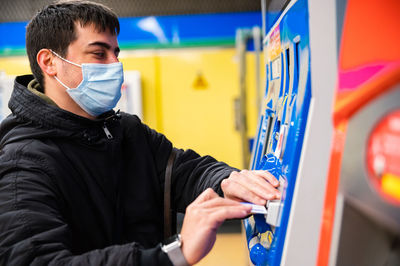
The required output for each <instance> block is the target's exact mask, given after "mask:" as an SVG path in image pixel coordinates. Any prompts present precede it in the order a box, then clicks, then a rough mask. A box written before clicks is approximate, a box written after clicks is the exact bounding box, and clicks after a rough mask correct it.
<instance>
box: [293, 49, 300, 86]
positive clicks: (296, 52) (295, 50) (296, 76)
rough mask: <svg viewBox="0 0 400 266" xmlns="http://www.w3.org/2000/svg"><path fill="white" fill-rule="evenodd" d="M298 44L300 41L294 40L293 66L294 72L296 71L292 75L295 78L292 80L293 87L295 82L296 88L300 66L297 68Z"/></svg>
mask: <svg viewBox="0 0 400 266" xmlns="http://www.w3.org/2000/svg"><path fill="white" fill-rule="evenodd" d="M299 44H300V42H295V43H294V61H295V62H294V67H295V69H294V72H296V71H297V75H296V74H295V75H294V76H295V79H296V80H294V82H293V87H295V84H296V88H297V86H298V82H299V75H300V68H299V66H300V64H299Z"/></svg>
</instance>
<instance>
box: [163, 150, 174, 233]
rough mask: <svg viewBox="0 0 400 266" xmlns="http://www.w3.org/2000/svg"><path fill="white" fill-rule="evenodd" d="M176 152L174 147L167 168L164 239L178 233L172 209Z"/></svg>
mask: <svg viewBox="0 0 400 266" xmlns="http://www.w3.org/2000/svg"><path fill="white" fill-rule="evenodd" d="M175 156H176V152H175V149H174V148H172V151H171V154H170V155H169V158H168V163H167V168H166V169H165V183H164V239H166V238H168V237H170V236H172V235H174V234H176V215H175V212H174V211H173V210H172V209H171V182H172V180H171V176H172V166H173V164H174V160H175Z"/></svg>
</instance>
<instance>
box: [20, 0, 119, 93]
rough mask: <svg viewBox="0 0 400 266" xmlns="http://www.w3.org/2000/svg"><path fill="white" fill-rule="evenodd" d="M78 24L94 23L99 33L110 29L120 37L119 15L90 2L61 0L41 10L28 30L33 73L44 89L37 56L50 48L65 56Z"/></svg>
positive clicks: (27, 38)
mask: <svg viewBox="0 0 400 266" xmlns="http://www.w3.org/2000/svg"><path fill="white" fill-rule="evenodd" d="M75 23H80V25H81V26H82V27H85V26H87V25H90V24H93V25H94V26H95V27H96V29H97V30H98V31H99V32H104V31H106V30H107V29H108V30H109V31H110V32H111V34H113V35H116V34H117V35H118V34H119V22H118V17H117V15H116V14H115V13H114V12H113V11H111V9H110V8H108V7H106V6H104V5H102V4H99V3H94V2H89V1H59V2H56V3H54V4H50V5H48V6H46V7H44V8H43V9H42V10H40V11H39V12H38V13H37V14H36V15H35V16H34V17H33V18H32V20H31V21H30V22H29V24H28V26H27V29H26V51H27V54H28V58H29V63H30V66H31V70H32V73H33V75H34V76H35V78H36V80H37V81H38V82H39V83H40V85H41V86H42V88H44V87H43V85H44V84H43V83H44V82H43V73H42V70H41V69H40V67H39V65H38V63H37V61H36V55H37V53H38V52H39V51H40V49H43V48H48V49H51V50H53V51H55V52H56V53H58V54H59V55H61V56H63V57H65V56H66V53H67V49H68V46H69V45H70V43H72V42H73V41H75V40H76V38H77V36H76V29H75Z"/></svg>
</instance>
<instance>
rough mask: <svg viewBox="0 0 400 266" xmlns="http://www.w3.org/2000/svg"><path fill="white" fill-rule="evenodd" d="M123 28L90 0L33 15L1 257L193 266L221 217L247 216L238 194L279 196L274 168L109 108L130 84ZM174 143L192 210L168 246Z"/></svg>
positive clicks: (4, 187)
mask: <svg viewBox="0 0 400 266" xmlns="http://www.w3.org/2000/svg"><path fill="white" fill-rule="evenodd" d="M118 33H119V23H118V19H117V17H116V15H115V14H114V13H113V12H112V11H111V10H110V9H108V8H107V7H105V6H103V5H100V4H95V3H91V2H81V1H72V2H71V1H70V2H59V3H56V4H52V5H49V6H47V7H45V8H44V9H42V10H41V11H39V12H38V13H37V14H36V15H35V17H34V18H33V19H32V20H31V22H30V23H29V25H28V27H27V36H26V45H27V53H28V57H29V61H30V65H31V69H32V72H33V76H32V75H26V76H19V77H17V78H16V80H15V86H14V91H13V94H12V96H11V99H10V102H9V107H10V109H11V110H12V114H11V115H10V116H9V117H8V118H7V119H5V120H4V121H3V123H2V124H1V128H0V137H1V141H0V148H1V151H0V265H27V264H32V265H64V264H68V265H171V264H173V265H187V264H194V263H197V262H198V261H199V260H201V259H202V258H203V257H204V256H205V255H206V254H207V253H208V252H209V251H210V250H211V248H212V246H213V244H214V242H215V238H216V230H217V228H218V227H219V226H220V225H221V223H222V222H223V221H224V220H226V219H232V218H243V217H245V216H247V215H249V213H250V208H249V207H248V206H245V205H242V204H240V203H238V202H239V201H249V202H253V203H256V204H265V203H266V201H267V200H269V199H274V198H279V197H280V195H279V192H278V191H277V190H276V189H275V187H276V186H278V182H277V180H276V179H275V178H274V177H273V176H272V175H270V174H269V173H267V172H264V171H241V172H237V171H235V169H233V168H230V167H229V166H227V165H226V164H224V163H221V162H217V161H216V160H215V159H213V158H211V157H209V156H206V157H200V156H199V155H198V154H196V153H195V152H193V151H191V150H187V151H183V150H179V149H176V148H173V147H172V144H171V143H170V142H169V141H168V140H167V139H166V138H165V137H164V136H163V135H161V134H159V133H157V132H155V131H153V130H151V129H150V128H148V127H147V126H146V125H144V124H142V123H141V122H140V120H139V119H138V118H137V117H136V116H133V115H129V114H125V113H122V114H119V113H115V112H114V111H113V110H112V108H113V107H114V106H115V104H116V102H117V101H118V100H119V97H120V88H121V84H122V81H123V80H122V79H123V72H122V65H121V63H119V62H118V53H119V47H118V42H117V34H118ZM172 150H174V151H175V152H176V159H175V161H174V164H173V168H172V169H173V171H172V206H173V208H174V209H175V210H176V211H179V212H185V210H186V214H185V218H184V222H183V226H182V230H181V235H180V239H179V237H177V238H176V241H175V242H174V243H177V245H175V246H174V245H172V246H171V245H169V246H167V245H166V244H165V243H164V244H160V243H162V241H163V216H162V215H163V187H164V175H165V169H166V165H167V160H168V158H169V155H170V154H171V151H172ZM214 191H216V192H214ZM217 193H218V194H219V195H218V194H217ZM221 196H224V197H221Z"/></svg>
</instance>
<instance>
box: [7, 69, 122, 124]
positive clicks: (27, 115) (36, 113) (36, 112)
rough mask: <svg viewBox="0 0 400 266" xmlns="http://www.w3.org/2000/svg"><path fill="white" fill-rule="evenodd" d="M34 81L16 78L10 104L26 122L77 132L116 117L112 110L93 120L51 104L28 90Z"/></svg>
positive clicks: (27, 77)
mask: <svg viewBox="0 0 400 266" xmlns="http://www.w3.org/2000/svg"><path fill="white" fill-rule="evenodd" d="M32 80H34V77H33V75H24V76H18V77H16V79H15V82H14V90H13V92H12V94H11V98H10V101H9V103H8V107H9V108H10V109H11V111H12V113H13V114H14V115H16V116H17V117H20V118H22V119H24V120H29V121H33V122H36V123H38V124H40V125H42V126H44V127H48V128H54V127H57V128H62V129H72V130H77V129H86V128H88V127H93V126H99V125H100V124H102V123H104V122H105V121H106V119H107V118H109V117H112V116H115V115H116V114H115V112H114V111H113V110H111V111H109V112H107V113H105V114H103V115H101V116H100V117H99V118H98V119H95V120H91V119H88V118H85V117H82V116H78V115H76V114H73V113H71V112H68V111H66V110H63V109H61V108H59V107H57V106H56V105H52V104H49V103H48V101H46V100H45V99H43V98H42V97H40V96H38V95H36V94H35V93H33V92H32V91H31V90H29V89H27V87H28V84H29V83H30V82H31V81H32Z"/></svg>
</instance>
